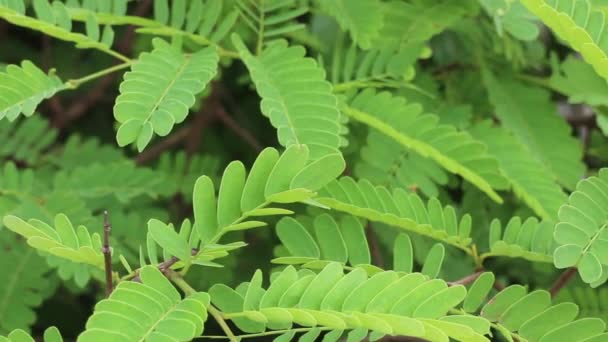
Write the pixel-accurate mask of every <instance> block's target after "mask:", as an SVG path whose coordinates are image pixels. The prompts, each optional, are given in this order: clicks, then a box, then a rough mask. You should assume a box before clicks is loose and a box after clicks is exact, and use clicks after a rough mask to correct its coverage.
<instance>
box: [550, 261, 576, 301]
mask: <svg viewBox="0 0 608 342" xmlns="http://www.w3.org/2000/svg"><path fill="white" fill-rule="evenodd" d="M575 274H576V268H574V267H571V268H569V269H567V270H565V271H564V272H562V274H561V275H560V276H559V277H558V278H557V280H555V283H553V286H551V289H550V290H549V293H551V297H555V296H557V294H558V293H559V291H560V290H561V289H562V288H563V287H564V286H566V285H567V284H568V282H569V281H570V280H571V279H572V277H574V275H575Z"/></svg>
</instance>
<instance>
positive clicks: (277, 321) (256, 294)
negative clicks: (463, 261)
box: [209, 263, 489, 341]
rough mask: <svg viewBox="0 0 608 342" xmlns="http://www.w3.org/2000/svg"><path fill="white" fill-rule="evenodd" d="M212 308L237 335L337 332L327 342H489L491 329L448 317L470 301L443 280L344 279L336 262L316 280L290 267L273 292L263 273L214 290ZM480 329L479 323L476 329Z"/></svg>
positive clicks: (357, 273) (357, 274) (356, 275)
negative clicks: (386, 341) (401, 339)
mask: <svg viewBox="0 0 608 342" xmlns="http://www.w3.org/2000/svg"><path fill="white" fill-rule="evenodd" d="M209 294H210V295H211V300H212V302H213V303H214V304H215V305H216V306H218V307H219V308H220V309H222V311H223V312H225V314H226V317H227V318H229V319H231V320H232V321H233V322H234V323H235V324H236V325H237V327H239V329H241V330H243V331H245V332H260V331H264V330H265V329H266V328H268V329H290V328H291V327H292V325H293V324H298V325H301V326H304V327H311V328H312V327H317V328H321V329H324V330H327V329H331V330H334V331H335V332H334V333H330V334H328V336H326V339H327V340H329V341H335V340H337V339H338V338H339V337H340V335H342V331H344V330H352V329H354V330H357V331H358V332H359V333H361V332H362V335H363V336H362V337H365V336H366V335H367V333H368V331H372V332H374V333H376V334H378V335H379V336H382V335H384V334H388V335H404V336H413V337H420V338H424V339H426V340H429V341H446V340H447V339H448V336H449V337H452V338H455V339H457V340H473V339H475V340H476V341H487V339H485V338H484V337H483V335H484V334H486V333H488V332H489V325H485V326H484V324H483V321H482V322H481V323H482V324H479V322H480V320H479V319H475V318H474V317H472V318H470V319H469V318H468V317H463V316H460V315H456V316H446V315H447V313H448V311H449V310H450V309H452V308H454V307H455V306H457V305H458V304H459V303H460V302H462V301H463V300H464V298H465V296H466V289H465V288H464V286H462V285H457V286H451V287H448V284H447V283H445V282H444V281H442V280H439V279H433V280H429V279H428V278H427V277H426V276H424V275H422V274H420V273H411V274H407V275H403V274H399V273H397V272H394V271H386V272H380V273H377V274H375V275H373V276H371V277H368V276H367V273H366V272H365V271H364V270H363V269H360V268H355V269H354V270H353V271H351V272H349V273H347V274H344V273H343V270H342V266H341V265H340V264H338V263H331V264H329V265H327V266H326V267H325V268H323V270H321V272H319V273H318V274H314V273H310V272H298V271H296V270H295V269H294V268H293V267H291V266H289V267H287V268H286V269H285V270H283V271H282V272H280V273H279V274H275V276H274V277H273V281H272V282H271V284H270V286H269V287H267V288H264V287H263V286H262V272H261V271H257V272H256V273H255V275H254V276H253V278H252V279H251V281H250V282H248V283H245V284H243V285H241V286H240V287H239V291H235V290H233V289H231V288H229V287H228V286H226V285H223V284H218V285H214V286H213V287H212V288H211V289H210V291H209ZM475 323H478V324H475Z"/></svg>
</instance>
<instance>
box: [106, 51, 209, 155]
mask: <svg viewBox="0 0 608 342" xmlns="http://www.w3.org/2000/svg"><path fill="white" fill-rule="evenodd" d="M153 43H154V50H153V51H152V52H151V53H144V54H142V56H140V57H139V60H138V61H137V62H136V63H134V64H133V65H132V66H131V71H130V72H127V73H126V74H125V77H124V81H123V82H122V84H121V87H120V96H118V97H117V98H116V104H115V105H114V117H115V118H116V120H117V121H118V122H120V124H121V125H120V128H119V129H118V132H117V133H116V140H117V141H118V145H120V146H125V145H128V144H130V143H132V142H137V149H138V150H139V151H140V152H141V151H142V150H143V149H144V148H145V147H146V145H148V143H149V142H150V140H151V139H152V134H153V133H156V134H158V135H160V136H165V135H167V134H169V132H171V129H172V128H173V126H174V125H175V124H178V123H181V122H182V121H184V120H185V119H186V116H187V115H188V109H189V108H190V107H192V105H194V102H195V97H194V95H197V94H198V93H200V92H201V91H203V89H204V88H205V86H206V85H207V83H209V81H211V79H212V78H213V76H215V73H216V69H217V62H218V56H217V54H216V53H215V51H214V50H213V49H212V48H206V49H202V50H200V51H199V52H196V53H194V54H192V55H191V56H184V55H182V54H181V53H180V51H179V50H176V49H175V48H173V47H171V46H170V45H169V44H168V43H166V42H165V41H163V40H160V39H159V40H154V42H153ZM142 91H143V93H144V94H145V96H142V95H141V94H142Z"/></svg>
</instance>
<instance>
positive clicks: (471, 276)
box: [448, 271, 484, 286]
mask: <svg viewBox="0 0 608 342" xmlns="http://www.w3.org/2000/svg"><path fill="white" fill-rule="evenodd" d="M483 273H484V271H477V272H475V273H473V274H469V275H468V276H466V277H464V278H462V279H459V280H455V281H449V282H448V285H449V286H454V285H468V284H471V283H472V282H474V281H475V280H477V278H479V276H480V275H482V274H483Z"/></svg>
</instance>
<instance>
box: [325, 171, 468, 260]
mask: <svg viewBox="0 0 608 342" xmlns="http://www.w3.org/2000/svg"><path fill="white" fill-rule="evenodd" d="M315 200H316V201H318V202H319V203H322V204H323V205H326V206H328V207H330V208H331V209H334V210H337V211H341V212H344V213H348V214H351V215H354V216H357V217H361V218H365V219H368V220H370V221H376V222H382V223H385V224H388V225H390V226H394V227H397V228H401V229H404V230H407V231H411V232H414V233H418V234H421V235H424V236H428V237H431V238H434V239H437V240H441V241H443V242H446V243H448V244H451V245H454V246H456V247H458V248H461V249H464V250H467V249H468V245H469V244H470V242H471V238H470V237H469V235H470V233H471V217H470V216H469V215H464V216H463V217H462V218H461V219H460V221H459V220H458V218H457V216H456V211H455V210H454V208H453V207H451V206H449V205H448V206H446V207H442V205H441V203H440V202H439V201H438V200H437V199H435V198H433V199H431V200H429V201H428V203H427V204H426V205H425V203H424V202H423V201H422V199H421V198H420V196H418V195H416V194H414V193H408V192H407V191H405V190H403V189H400V188H396V189H395V190H393V192H392V193H391V192H390V191H388V190H387V189H386V188H385V187H382V186H374V185H372V184H371V183H370V182H369V181H367V180H365V179H363V180H360V181H359V182H355V181H354V180H353V179H352V178H350V177H343V178H340V179H339V180H335V181H332V182H331V183H329V184H328V185H327V186H326V187H325V188H323V190H322V191H320V193H319V196H318V197H316V198H315Z"/></svg>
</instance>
